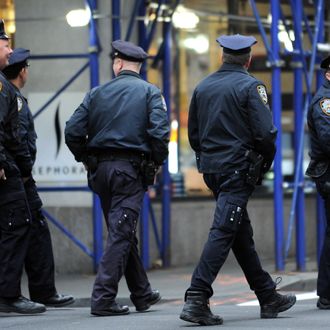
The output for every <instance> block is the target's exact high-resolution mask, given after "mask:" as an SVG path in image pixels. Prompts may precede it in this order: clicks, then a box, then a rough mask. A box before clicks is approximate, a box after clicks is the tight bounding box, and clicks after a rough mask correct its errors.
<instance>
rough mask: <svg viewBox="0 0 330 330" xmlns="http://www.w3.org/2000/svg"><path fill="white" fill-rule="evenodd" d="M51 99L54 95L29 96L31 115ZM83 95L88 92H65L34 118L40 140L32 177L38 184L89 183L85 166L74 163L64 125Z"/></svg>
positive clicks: (35, 94) (32, 94) (31, 94)
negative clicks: (66, 140) (65, 138)
mask: <svg viewBox="0 0 330 330" xmlns="http://www.w3.org/2000/svg"><path fill="white" fill-rule="evenodd" d="M52 96H53V94H51V93H30V94H29V95H28V102H29V107H30V109H31V112H32V114H35V113H36V112H37V111H39V109H40V108H41V107H42V106H43V105H44V104H45V103H46V102H47V101H48V100H49V99H50V98H51V97H52ZM84 96H85V93H78V92H76V93H75V92H73V93H62V94H61V95H59V97H57V98H56V99H55V100H54V101H53V102H52V103H51V104H50V105H49V106H48V107H47V108H46V109H45V110H44V111H43V112H41V113H40V114H39V115H38V116H37V117H36V118H35V119H34V125H35V130H36V132H37V135H38V139H37V159H36V162H35V165H34V169H33V175H34V177H35V180H36V181H37V182H42V181H44V182H45V181H46V182H53V181H56V182H59V181H61V182H68V183H69V182H83V183H86V171H85V169H84V166H83V165H82V163H77V162H76V161H75V159H74V157H73V155H72V154H71V152H70V150H69V149H68V147H67V146H66V144H65V141H64V128H65V123H66V121H67V120H68V119H69V118H70V117H71V115H72V114H73V112H74V111H75V109H76V108H77V107H78V106H79V104H80V103H81V102H82V100H83V98H84Z"/></svg>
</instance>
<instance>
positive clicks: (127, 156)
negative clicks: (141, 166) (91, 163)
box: [96, 149, 146, 163]
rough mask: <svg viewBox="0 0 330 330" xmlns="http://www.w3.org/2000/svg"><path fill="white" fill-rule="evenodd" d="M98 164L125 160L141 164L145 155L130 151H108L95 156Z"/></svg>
mask: <svg viewBox="0 0 330 330" xmlns="http://www.w3.org/2000/svg"><path fill="white" fill-rule="evenodd" d="M96 157H97V160H98V162H102V161H107V160H127V161H132V162H138V163H141V162H142V161H143V160H145V159H146V155H145V153H143V152H139V151H132V150H120V149H109V150H104V151H102V152H98V153H97V154H96Z"/></svg>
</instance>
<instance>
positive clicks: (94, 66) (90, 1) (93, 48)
mask: <svg viewBox="0 0 330 330" xmlns="http://www.w3.org/2000/svg"><path fill="white" fill-rule="evenodd" d="M86 3H87V5H88V6H89V7H90V10H91V12H92V13H93V12H94V11H95V10H96V8H97V1H96V0H86ZM89 45H90V48H89V49H90V53H89V54H56V55H34V56H32V57H31V59H33V60H45V59H47V60H49V59H77V58H89V61H88V62H87V63H85V64H84V65H83V66H82V67H81V68H80V69H79V70H78V71H77V72H76V73H75V74H74V75H73V76H72V77H71V78H70V79H69V80H68V81H67V82H65V83H64V84H63V86H61V87H60V88H59V90H58V91H56V92H55V94H54V95H53V96H52V97H51V98H50V99H49V100H48V101H47V102H46V103H45V104H44V105H43V106H42V107H41V108H40V109H39V110H38V111H37V112H36V113H35V114H34V116H33V117H34V118H36V117H38V116H39V115H40V114H41V113H42V112H43V111H45V110H46V108H47V107H48V106H49V105H50V104H51V103H52V102H53V101H54V100H55V99H56V98H57V97H58V96H59V95H60V94H61V93H62V92H63V91H65V90H66V89H67V88H68V87H69V86H70V85H71V84H72V83H73V82H74V81H75V80H76V79H77V78H78V77H79V76H80V75H81V74H82V73H83V72H84V71H85V70H86V69H87V68H88V67H89V68H90V83H91V87H95V86H97V85H98V84H99V65H98V53H99V49H100V46H99V39H98V35H97V30H96V22H95V20H94V18H93V16H92V18H91V21H90V24H89ZM38 190H39V191H44V192H47V191H48V192H52V191H66V192H68V191H88V192H90V189H89V188H88V187H87V186H86V187H85V186H83V187H42V188H39V189H38ZM43 213H44V215H45V216H46V217H47V218H48V219H49V220H50V221H51V222H52V223H53V224H54V225H55V226H56V227H57V228H59V229H60V230H61V231H62V232H63V233H64V234H65V235H66V236H67V237H69V238H70V239H71V240H72V241H73V242H74V243H75V244H76V245H77V246H78V247H79V248H81V249H82V251H84V252H85V253H86V254H87V255H88V256H90V257H92V258H93V263H94V270H95V271H96V269H97V266H98V263H99V261H100V259H101V256H102V252H103V240H102V236H103V233H102V212H101V207H100V202H99V199H98V197H97V196H96V195H95V194H93V242H94V243H93V252H92V251H91V250H90V249H89V248H88V247H87V246H86V245H84V244H83V243H82V242H81V241H80V240H79V239H78V238H76V237H75V236H74V235H73V234H72V233H71V232H70V231H68V230H67V229H66V228H65V227H64V226H63V225H62V224H61V222H59V221H58V220H57V219H56V218H55V217H54V216H52V215H51V214H50V213H49V212H47V211H46V210H43Z"/></svg>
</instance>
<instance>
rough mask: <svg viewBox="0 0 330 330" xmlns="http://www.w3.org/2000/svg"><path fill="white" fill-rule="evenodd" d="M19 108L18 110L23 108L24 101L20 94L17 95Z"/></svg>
mask: <svg viewBox="0 0 330 330" xmlns="http://www.w3.org/2000/svg"><path fill="white" fill-rule="evenodd" d="M17 108H18V111H21V110H22V108H23V101H22V99H21V98H20V97H19V96H18V97H17Z"/></svg>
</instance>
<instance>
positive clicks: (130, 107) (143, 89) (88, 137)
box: [65, 71, 169, 164]
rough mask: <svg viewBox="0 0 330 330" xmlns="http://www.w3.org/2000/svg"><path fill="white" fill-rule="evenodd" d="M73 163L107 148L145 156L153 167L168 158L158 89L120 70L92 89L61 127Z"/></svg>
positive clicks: (166, 129) (166, 128)
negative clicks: (149, 159) (62, 127)
mask: <svg viewBox="0 0 330 330" xmlns="http://www.w3.org/2000/svg"><path fill="white" fill-rule="evenodd" d="M65 141H66V144H67V145H68V147H69V149H70V150H71V152H72V153H73V155H74V156H75V159H76V160H77V161H83V162H84V161H85V160H86V157H87V155H88V154H93V152H98V151H100V150H107V149H120V150H128V151H130V150H133V151H141V152H145V153H147V154H149V155H150V156H151V158H152V160H154V161H155V162H156V163H157V164H162V163H163V161H164V160H165V159H166V157H167V155H168V141H169V123H168V119H167V112H166V105H165V102H164V98H163V97H162V95H161V92H160V90H159V89H158V88H157V87H155V86H154V85H152V84H150V83H148V82H146V81H144V80H143V79H142V78H141V77H140V75H138V74H137V73H135V72H133V71H122V72H121V73H120V74H119V75H118V76H117V77H116V78H115V79H113V80H111V81H110V82H108V83H106V84H104V85H102V86H100V87H96V88H94V89H92V90H91V91H90V92H89V93H87V95H86V97H85V99H84V101H83V103H82V104H81V105H80V106H79V107H78V108H77V110H76V111H75V112H74V114H73V115H72V116H71V118H70V119H69V121H67V123H66V128H65Z"/></svg>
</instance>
